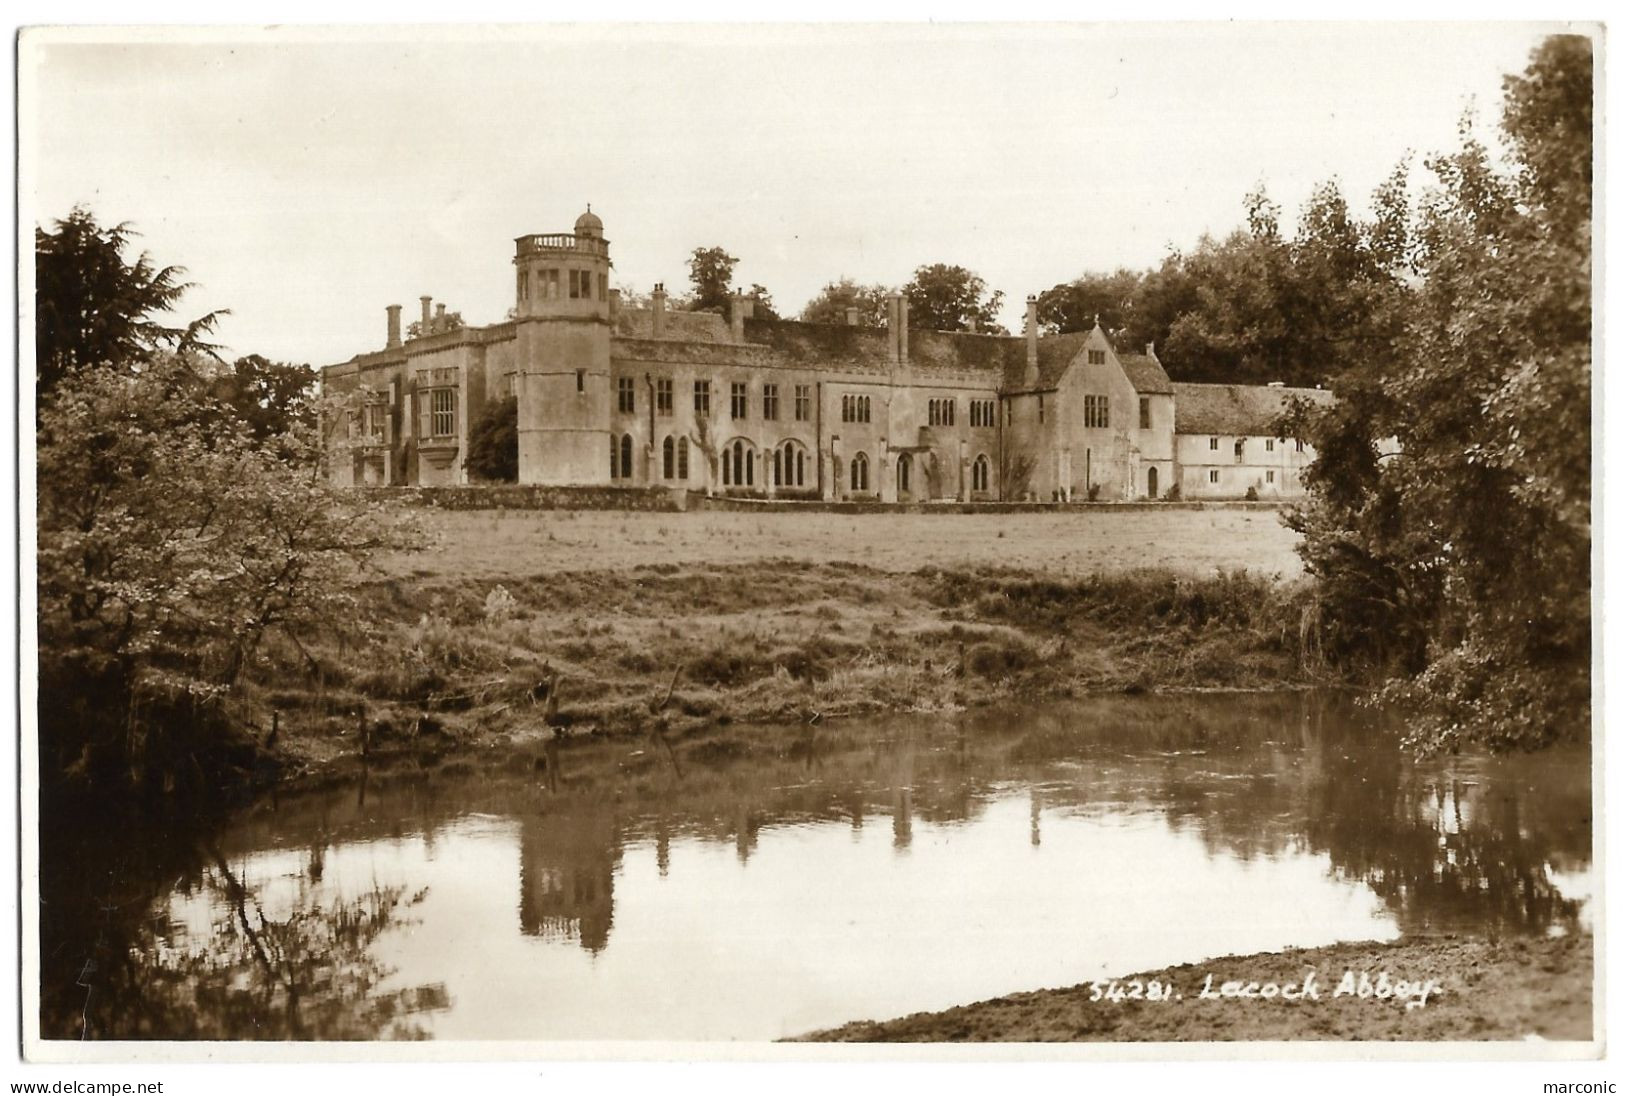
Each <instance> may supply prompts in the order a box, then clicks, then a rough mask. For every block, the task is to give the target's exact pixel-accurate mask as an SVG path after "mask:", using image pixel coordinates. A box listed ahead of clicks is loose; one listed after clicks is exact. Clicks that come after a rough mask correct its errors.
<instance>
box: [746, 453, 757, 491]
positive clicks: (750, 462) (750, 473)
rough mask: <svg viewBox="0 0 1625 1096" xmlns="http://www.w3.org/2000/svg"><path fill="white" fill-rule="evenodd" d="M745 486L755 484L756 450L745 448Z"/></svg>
mask: <svg viewBox="0 0 1625 1096" xmlns="http://www.w3.org/2000/svg"><path fill="white" fill-rule="evenodd" d="M745 486H746V487H754V486H756V450H754V449H747V450H745Z"/></svg>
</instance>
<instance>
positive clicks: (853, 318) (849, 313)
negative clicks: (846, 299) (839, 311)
mask: <svg viewBox="0 0 1625 1096" xmlns="http://www.w3.org/2000/svg"><path fill="white" fill-rule="evenodd" d="M846 326H848V327H856V326H858V310H857V307H856V306H854V305H848V306H847V309H846Z"/></svg>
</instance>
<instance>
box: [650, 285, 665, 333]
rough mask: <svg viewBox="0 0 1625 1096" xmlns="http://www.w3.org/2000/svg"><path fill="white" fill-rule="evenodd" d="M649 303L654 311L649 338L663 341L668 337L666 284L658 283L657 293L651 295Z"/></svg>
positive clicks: (651, 317) (651, 315) (651, 316)
mask: <svg viewBox="0 0 1625 1096" xmlns="http://www.w3.org/2000/svg"><path fill="white" fill-rule="evenodd" d="M649 302H650V304H651V305H652V306H653V311H652V313H651V314H650V319H649V337H650V338H652V339H663V338H665V337H666V283H665V282H656V283H655V291H654V292H653V293H651V294H649Z"/></svg>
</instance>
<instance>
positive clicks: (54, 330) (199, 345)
mask: <svg viewBox="0 0 1625 1096" xmlns="http://www.w3.org/2000/svg"><path fill="white" fill-rule="evenodd" d="M135 234H136V233H135V231H134V230H133V229H131V228H130V226H129V225H128V224H117V225H114V226H112V227H111V228H104V227H102V226H101V225H99V224H97V223H96V219H95V217H94V216H93V215H92V214H91V212H90V211H89V210H88V209H86V208H84V207H83V206H75V207H74V209H73V210H72V211H71V212H70V213H69V214H68V215H67V217H65V218H63V219H62V220H59V221H56V222H54V231H50V230H47V229H44V228H39V227H37V226H36V228H35V229H34V340H35V359H34V382H35V388H36V393H37V396H38V397H39V398H41V399H43V398H44V397H45V396H46V395H47V394H48V393H49V392H50V391H51V390H52V389H53V388H55V387H56V385H57V383H58V382H59V381H60V380H61V379H62V378H63V376H65V375H66V374H67V373H69V372H71V371H73V370H75V369H78V368H81V367H86V366H113V365H117V366H119V367H122V368H130V367H132V366H133V365H134V364H136V363H139V362H141V361H143V360H145V359H146V358H147V357H148V356H150V355H151V354H153V353H154V352H156V351H158V350H159V349H162V348H169V349H172V350H175V351H178V352H187V351H199V352H212V351H213V350H214V349H215V347H213V346H212V345H211V344H209V343H207V342H206V341H205V337H206V336H208V335H209V334H210V333H212V332H213V331H214V328H215V324H216V323H217V322H218V320H219V318H220V317H221V316H222V315H224V314H225V313H224V312H223V311H215V312H209V313H207V314H205V315H203V316H200V317H198V318H197V319H195V320H192V321H191V322H189V323H184V324H181V325H179V326H174V325H171V324H169V323H166V322H164V319H163V318H164V317H165V316H166V314H167V313H169V312H170V311H171V310H172V309H173V308H174V307H175V306H176V305H177V304H179V303H180V299H181V298H182V297H183V296H185V294H186V291H187V290H188V289H190V288H192V286H191V284H190V283H188V282H186V281H183V280H182V279H183V277H184V276H185V273H186V271H185V269H184V268H183V267H179V266H166V267H158V266H155V265H154V264H153V261H152V259H151V258H150V257H149V256H148V255H146V254H145V253H142V254H141V255H140V256H139V257H137V258H136V260H135V261H134V262H130V261H129V260H128V259H126V258H125V252H126V251H127V249H128V247H129V244H130V240H131V238H132V237H133V236H135Z"/></svg>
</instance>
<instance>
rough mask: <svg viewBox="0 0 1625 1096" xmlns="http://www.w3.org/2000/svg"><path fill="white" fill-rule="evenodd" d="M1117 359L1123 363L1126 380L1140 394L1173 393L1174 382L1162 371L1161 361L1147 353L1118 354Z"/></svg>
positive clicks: (1169, 394)
mask: <svg viewBox="0 0 1625 1096" xmlns="http://www.w3.org/2000/svg"><path fill="white" fill-rule="evenodd" d="M1117 360H1118V361H1119V362H1121V363H1122V364H1123V372H1125V373H1127V374H1128V382H1129V383H1130V384H1132V385H1133V386H1134V391H1136V392H1138V393H1139V394H1140V395H1142V396H1171V395H1173V394H1174V384H1173V382H1172V381H1170V380H1169V379H1168V374H1167V373H1166V372H1164V371H1163V368H1162V363H1161V362H1159V361H1158V360H1157V359H1156V358H1153V357H1151V356H1150V355H1148V354H1118V355H1117Z"/></svg>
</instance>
